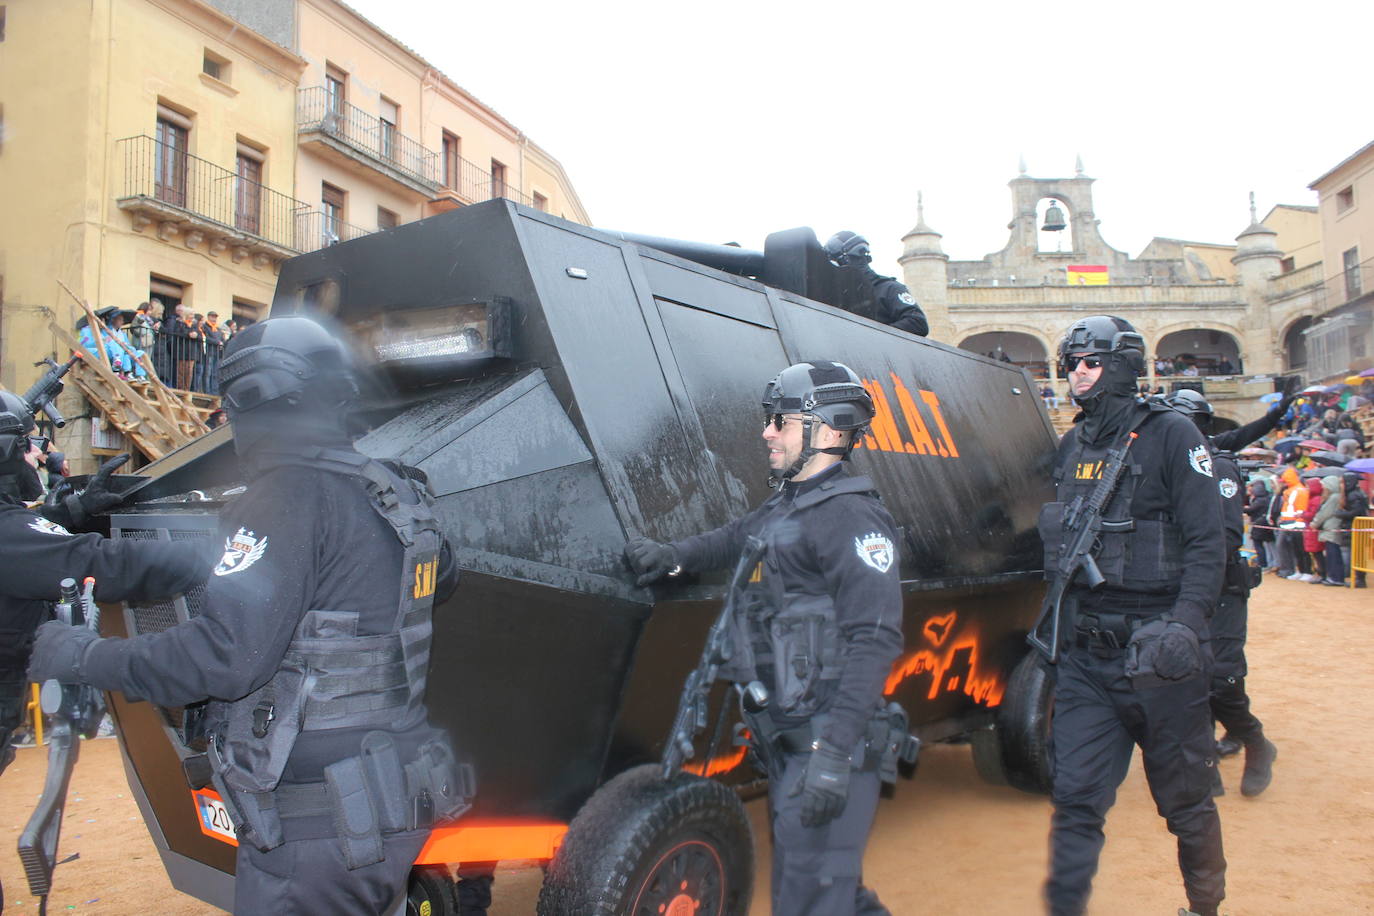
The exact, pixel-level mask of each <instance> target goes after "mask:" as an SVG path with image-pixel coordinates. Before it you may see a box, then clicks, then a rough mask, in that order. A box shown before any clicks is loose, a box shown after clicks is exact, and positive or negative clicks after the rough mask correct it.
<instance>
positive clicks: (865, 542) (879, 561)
mask: <svg viewBox="0 0 1374 916" xmlns="http://www.w3.org/2000/svg"><path fill="white" fill-rule="evenodd" d="M854 551H855V553H857V554H858V555H859V559H860V560H863V561H864V562H865V563H867V564H868V565H869V566H872V567H873V568H874V569H876V570H877V571H878V572H880V573H885V572H887V571H888V570H889V569H891V568H892V561H893V559H894V558H895V556H896V552H895V551H894V550H893V549H892V542H891V541H889V540H888V539H887V538H885V537H883V536H882V535H881V534H879V533H878V532H876V531H874V532H871V533H869V534H866V535H864V536H863V537H861V538H855V539H854Z"/></svg>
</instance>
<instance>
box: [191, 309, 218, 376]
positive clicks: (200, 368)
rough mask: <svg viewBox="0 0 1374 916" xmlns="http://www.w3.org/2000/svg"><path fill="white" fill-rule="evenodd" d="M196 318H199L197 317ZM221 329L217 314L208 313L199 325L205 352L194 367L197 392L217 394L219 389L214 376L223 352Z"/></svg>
mask: <svg viewBox="0 0 1374 916" xmlns="http://www.w3.org/2000/svg"><path fill="white" fill-rule="evenodd" d="M196 317H197V318H199V317H200V316H199V315H197V316H196ZM223 330H224V329H223V328H221V327H220V324H219V313H218V312H209V313H207V314H206V316H205V320H204V321H202V322H201V323H200V333H201V338H202V339H203V340H204V342H205V352H204V353H203V354H202V356H201V360H200V362H199V363H198V364H197V366H196V378H197V379H198V381H199V383H198V384H197V385H196V390H197V391H203V392H205V393H206V394H217V393H218V392H219V387H218V384H217V379H216V378H215V376H216V375H217V374H218V373H219V357H220V353H221V352H222V351H223V350H224V334H223Z"/></svg>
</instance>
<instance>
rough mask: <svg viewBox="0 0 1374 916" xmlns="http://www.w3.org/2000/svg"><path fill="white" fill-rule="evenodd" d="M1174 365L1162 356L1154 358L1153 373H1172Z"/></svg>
mask: <svg viewBox="0 0 1374 916" xmlns="http://www.w3.org/2000/svg"><path fill="white" fill-rule="evenodd" d="M1173 370H1174V367H1173V366H1172V365H1170V364H1169V361H1168V360H1167V359H1165V358H1164V357H1162V356H1159V357H1156V358H1155V375H1172V374H1173Z"/></svg>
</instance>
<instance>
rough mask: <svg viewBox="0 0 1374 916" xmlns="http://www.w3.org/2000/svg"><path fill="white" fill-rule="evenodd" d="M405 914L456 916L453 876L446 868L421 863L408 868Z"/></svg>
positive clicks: (456, 906)
mask: <svg viewBox="0 0 1374 916" xmlns="http://www.w3.org/2000/svg"><path fill="white" fill-rule="evenodd" d="M406 916H458V901H457V899H456V898H455V897H454V896H453V878H452V877H450V875H449V872H448V869H447V868H443V867H441V866H433V865H422V866H419V867H417V868H413V869H411V870H410V890H409V891H408V892H407V893H406Z"/></svg>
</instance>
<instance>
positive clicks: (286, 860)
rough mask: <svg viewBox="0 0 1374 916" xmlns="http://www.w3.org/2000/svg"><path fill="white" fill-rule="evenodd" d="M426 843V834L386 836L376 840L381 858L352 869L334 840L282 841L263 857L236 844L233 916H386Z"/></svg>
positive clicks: (262, 853) (258, 852) (401, 891)
mask: <svg viewBox="0 0 1374 916" xmlns="http://www.w3.org/2000/svg"><path fill="white" fill-rule="evenodd" d="M428 838H429V831H428V830H411V831H407V832H405V833H394V834H387V835H386V836H384V837H383V839H382V848H383V850H384V852H385V855H386V858H385V859H383V860H382V861H381V862H377V863H374V864H372V865H364V866H363V867H362V868H354V869H350V868H349V867H348V865H347V864H346V862H345V860H344V853H343V845H342V843H340V841H339V840H338V839H337V838H335V837H327V838H325V839H311V840H288V841H287V842H285V843H283V844H281V845H280V846H278V847H277V848H275V849H272V850H270V851H268V852H260V851H258V849H257V848H256V847H255V846H253V845H251V844H249V843H245V842H240V843H239V851H238V859H237V862H236V866H235V877H234V913H235V916H262V914H267V913H270V914H272V916H297V914H299V916H318V914H321V913H358V914H363V913H369V914H370V913H376V914H386V913H389V912H390V910H389V909H388V908H389V907H390V906H392V905H393V904H395V903H396V902H397V901H398V900H399V899H400V897H401V895H402V894H404V893H405V890H406V886H407V884H408V882H409V879H410V869H411V866H412V865H413V864H414V862H415V857H416V856H417V855H419V854H420V850H421V849H422V848H423V847H424V845H425V841H426V840H427V839H428Z"/></svg>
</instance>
